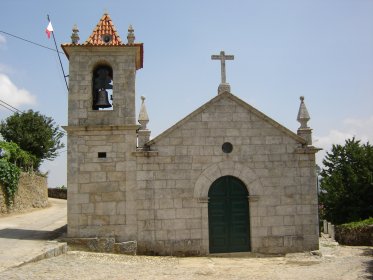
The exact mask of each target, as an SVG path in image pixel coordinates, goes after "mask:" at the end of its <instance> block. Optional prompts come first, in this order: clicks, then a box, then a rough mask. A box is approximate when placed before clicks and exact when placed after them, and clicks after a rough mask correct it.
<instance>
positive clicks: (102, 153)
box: [98, 152, 106, 158]
mask: <svg viewBox="0 0 373 280" xmlns="http://www.w3.org/2000/svg"><path fill="white" fill-rule="evenodd" d="M98 158H106V152H98Z"/></svg>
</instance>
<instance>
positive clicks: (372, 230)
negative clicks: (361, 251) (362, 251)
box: [335, 225, 373, 246]
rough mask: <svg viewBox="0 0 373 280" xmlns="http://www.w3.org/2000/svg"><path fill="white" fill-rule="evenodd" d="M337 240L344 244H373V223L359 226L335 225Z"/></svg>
mask: <svg viewBox="0 0 373 280" xmlns="http://www.w3.org/2000/svg"><path fill="white" fill-rule="evenodd" d="M335 240H336V241H337V242H338V243H340V244H343V245H350V246H373V225H370V226H366V227H358V228H346V227H343V226H335Z"/></svg>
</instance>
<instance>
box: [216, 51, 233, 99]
mask: <svg viewBox="0 0 373 280" xmlns="http://www.w3.org/2000/svg"><path fill="white" fill-rule="evenodd" d="M211 59H212V60H220V68H221V83H220V85H219V88H218V93H219V94H220V93H222V92H224V91H228V92H230V90H231V88H230V85H229V84H228V83H227V81H226V80H227V77H226V71H225V61H226V60H234V55H226V54H225V52H224V51H221V52H220V55H212V56H211Z"/></svg>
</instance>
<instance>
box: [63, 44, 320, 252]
mask: <svg viewBox="0 0 373 280" xmlns="http://www.w3.org/2000/svg"><path fill="white" fill-rule="evenodd" d="M132 46H133V48H132V47H131V46H111V47H110V48H105V47H98V46H91V47H89V48H86V47H75V48H70V49H69V52H70V68H69V69H70V92H69V112H68V113H69V116H68V126H67V127H66V130H67V131H68V145H67V146H68V149H69V150H68V223H69V226H68V236H69V237H73V238H81V237H97V238H96V239H93V240H92V241H90V243H89V244H90V245H89V246H90V248H93V249H97V250H106V249H108V250H109V248H110V250H114V251H120V252H126V251H127V250H129V251H131V250H130V248H132V247H134V246H135V243H120V241H128V240H135V241H136V242H137V247H138V251H139V252H140V253H148V254H161V255H165V254H169V255H201V254H208V253H209V226H208V225H209V214H208V205H209V197H208V196H209V189H210V187H211V185H212V184H213V183H214V181H216V180H217V179H219V178H220V177H222V176H234V177H236V178H238V179H239V180H240V181H242V183H243V184H244V185H245V186H246V188H247V191H248V198H247V199H248V204H249V209H250V211H249V212H250V224H249V227H250V232H251V236H250V237H248V238H250V241H249V242H250V246H251V250H252V251H253V252H259V253H286V252H299V251H304V250H316V249H317V248H318V222H317V192H316V174H315V170H314V167H315V152H316V151H317V149H315V148H314V147H312V146H307V140H305V139H304V138H302V137H303V136H304V135H303V134H300V135H296V134H295V133H293V132H291V131H289V130H288V129H286V128H285V127H283V126H281V125H280V124H278V123H277V122H275V121H274V120H272V119H270V118H269V117H267V116H266V115H264V114H263V113H261V112H259V111H258V110H256V109H255V108H253V107H252V106H250V105H249V104H247V103H245V102H243V101H242V100H240V99H239V98H237V97H235V96H233V95H232V94H230V93H229V92H227V91H226V90H227V89H228V91H229V86H228V85H227V84H226V82H225V81H222V86H221V87H220V89H221V90H220V92H219V93H220V94H219V95H218V96H216V97H214V98H213V99H211V100H210V101H209V102H207V103H206V104H204V105H203V106H201V107H200V108H198V109H197V110H196V111H194V112H192V113H191V114H190V115H189V116H187V117H186V118H184V119H183V120H181V121H180V122H178V123H177V124H175V125H174V126H173V127H171V128H169V129H168V130H166V131H165V132H164V133H162V134H161V135H159V136H158V137H156V138H153V139H152V140H150V141H148V139H149V137H150V135H149V133H150V131H148V130H147V128H146V125H147V122H148V120H149V117H148V115H147V114H145V108H144V107H143V109H142V110H141V113H140V122H141V126H140V125H137V124H136V120H135V111H136V110H135V73H136V69H137V68H136V59H137V58H138V57H137V56H138V55H139V54H138V53H137V50H138V49H137V47H135V46H134V45H132ZM101 63H102V64H104V65H109V66H110V67H111V68H112V70H113V102H114V107H113V110H108V111H95V110H92V91H91V90H92V71H93V70H94V68H95V67H96V66H97V65H98V64H101ZM308 132H309V133H310V132H311V130H309V131H308ZM145 142H146V143H145ZM227 142H229V143H230V144H231V145H232V147H233V149H232V151H230V152H226V151H223V149H222V145H223V144H224V143H227ZM138 146H139V147H138ZM99 155H100V156H99ZM103 155H105V156H103ZM112 236H115V238H116V239H117V240H118V242H117V243H120V244H115V245H114V243H115V241H113V240H111V239H110V238H109V239H107V238H108V237H112ZM100 238H103V239H102V240H101V239H100ZM100 240H101V241H100ZM105 240H106V241H105ZM100 242H101V243H100ZM131 246H132V247H131ZM113 248H114V249H113Z"/></svg>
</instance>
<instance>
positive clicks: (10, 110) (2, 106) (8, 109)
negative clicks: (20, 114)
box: [0, 103, 17, 113]
mask: <svg viewBox="0 0 373 280" xmlns="http://www.w3.org/2000/svg"><path fill="white" fill-rule="evenodd" d="M0 106H2V107H4V108H5V109H8V110H9V111H12V112H13V113H17V111H15V110H13V109H11V108H9V107H7V106H6V105H3V104H1V103H0Z"/></svg>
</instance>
